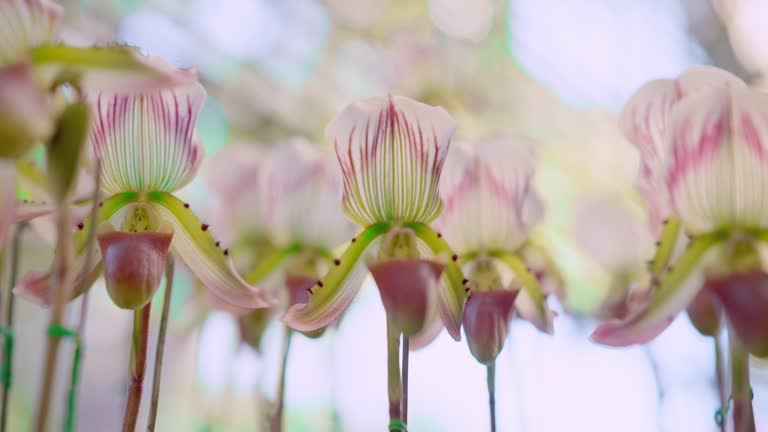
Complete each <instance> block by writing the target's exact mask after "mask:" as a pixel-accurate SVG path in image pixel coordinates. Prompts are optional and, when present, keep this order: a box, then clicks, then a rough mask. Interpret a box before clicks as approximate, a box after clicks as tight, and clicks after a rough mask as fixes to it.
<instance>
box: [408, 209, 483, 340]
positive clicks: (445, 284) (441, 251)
mask: <svg viewBox="0 0 768 432" xmlns="http://www.w3.org/2000/svg"><path fill="white" fill-rule="evenodd" d="M404 226H405V227H406V228H410V229H412V230H413V231H414V232H415V233H416V236H417V237H418V238H419V240H420V241H421V242H423V243H424V244H425V245H426V246H427V247H428V248H429V249H431V252H432V254H433V255H435V256H437V255H448V256H451V261H450V262H448V264H447V265H446V267H445V271H444V272H443V277H441V278H440V284H439V286H438V290H437V307H438V311H439V312H440V318H441V319H442V320H443V324H444V325H445V329H446V330H447V331H448V334H450V335H451V337H452V338H453V339H454V340H456V341H460V340H461V320H462V317H463V316H464V303H466V301H467V297H468V294H467V293H468V291H469V290H468V289H467V287H466V286H465V283H466V281H465V278H464V275H463V274H462V272H461V267H460V266H459V265H458V263H457V260H458V256H457V255H455V254H453V251H452V250H451V248H450V246H448V243H447V242H446V241H445V239H444V238H443V237H442V235H441V234H439V233H437V232H436V231H435V230H433V229H432V228H430V227H429V226H428V225H425V224H422V223H407V224H404ZM422 253H423V252H422ZM425 255H426V254H425Z"/></svg>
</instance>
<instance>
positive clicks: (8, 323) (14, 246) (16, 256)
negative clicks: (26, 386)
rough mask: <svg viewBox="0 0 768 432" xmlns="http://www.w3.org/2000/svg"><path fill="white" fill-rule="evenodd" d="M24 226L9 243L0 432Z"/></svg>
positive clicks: (10, 368)
mask: <svg viewBox="0 0 768 432" xmlns="http://www.w3.org/2000/svg"><path fill="white" fill-rule="evenodd" d="M26 226H27V225H26V224H21V225H19V226H18V228H16V232H15V233H14V235H13V243H11V274H10V279H9V288H10V289H9V290H8V302H7V303H6V305H5V327H6V330H7V332H8V333H7V334H6V335H5V339H4V345H3V372H2V373H3V407H2V411H0V431H2V432H5V430H6V426H7V424H8V404H9V402H10V399H11V384H12V376H13V375H12V374H13V345H14V344H13V342H14V341H13V337H14V335H13V311H14V309H15V301H14V300H15V296H14V295H13V293H12V292H11V289H13V287H14V286H16V279H17V278H18V276H19V261H21V256H20V253H21V235H22V233H23V232H24V229H25V228H26Z"/></svg>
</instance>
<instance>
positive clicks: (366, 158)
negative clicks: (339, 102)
mask: <svg viewBox="0 0 768 432" xmlns="http://www.w3.org/2000/svg"><path fill="white" fill-rule="evenodd" d="M455 129H456V123H455V122H454V120H453V118H452V117H451V116H450V115H449V114H448V113H447V112H446V111H445V110H443V109H442V108H439V107H437V108H436V107H431V106H429V105H425V104H423V103H421V102H416V101H414V100H412V99H408V98H406V97H402V96H389V97H378V98H372V99H366V100H363V101H359V102H355V103H353V104H351V105H349V106H348V107H347V108H346V109H344V111H342V112H341V113H340V114H339V115H338V116H337V117H336V118H335V119H334V120H333V121H332V122H331V123H330V124H329V125H328V127H327V128H326V131H325V133H326V135H327V136H328V138H329V139H330V140H331V142H332V143H333V145H334V147H335V149H336V155H337V156H338V159H339V163H340V164H341V170H342V175H343V178H344V201H343V203H344V210H345V211H346V213H347V215H349V217H350V218H352V220H354V221H355V222H357V223H358V224H360V225H362V226H369V225H372V224H374V223H376V222H385V221H407V222H424V223H429V222H431V221H432V220H434V219H435V217H437V215H438V214H439V213H440V210H441V208H442V203H441V200H440V197H439V194H438V190H437V188H438V182H439V180H440V172H441V170H442V166H443V162H444V160H445V154H446V152H447V151H448V146H449V144H450V140H451V137H452V136H453V132H454V130H455Z"/></svg>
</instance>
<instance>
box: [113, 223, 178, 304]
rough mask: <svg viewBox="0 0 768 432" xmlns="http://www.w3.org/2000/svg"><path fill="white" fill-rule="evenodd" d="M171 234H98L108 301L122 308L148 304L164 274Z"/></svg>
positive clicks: (156, 232)
mask: <svg viewBox="0 0 768 432" xmlns="http://www.w3.org/2000/svg"><path fill="white" fill-rule="evenodd" d="M172 238H173V233H172V232H158V231H145V232H121V231H111V232H106V233H102V234H99V235H98V242H99V246H100V247H101V252H102V255H103V257H104V279H105V281H106V285H107V292H108V293H109V296H110V298H111V299H112V301H113V302H114V303H115V304H116V305H117V306H118V307H120V308H123V309H138V308H141V307H144V306H145V305H146V304H147V303H149V302H150V301H151V299H152V297H153V296H154V294H155V292H156V291H157V289H158V287H159V285H160V280H161V279H162V277H163V272H164V271H165V261H166V257H167V255H168V248H169V247H170V246H171V239H172Z"/></svg>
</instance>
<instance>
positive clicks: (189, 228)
mask: <svg viewBox="0 0 768 432" xmlns="http://www.w3.org/2000/svg"><path fill="white" fill-rule="evenodd" d="M148 200H149V203H150V205H152V207H153V208H154V209H155V211H157V213H158V215H159V216H160V218H161V219H162V220H164V221H166V222H168V223H169V224H170V225H171V226H172V227H173V229H174V235H173V240H172V241H171V249H172V250H173V251H174V252H175V253H176V255H177V256H179V258H181V260H182V261H184V263H185V264H186V265H187V267H189V269H190V270H191V271H192V273H194V275H195V276H196V277H197V278H198V279H200V281H201V282H202V283H203V284H205V286H207V287H208V289H210V290H211V291H213V292H214V294H216V296H218V297H219V298H220V299H222V300H224V301H226V302H228V303H230V304H232V305H234V306H239V307H241V308H251V309H256V308H263V307H271V306H274V305H275V304H276V303H277V301H276V299H275V298H274V297H272V295H270V294H269V293H268V292H266V291H264V290H261V289H258V288H255V287H252V286H250V285H249V284H248V283H247V282H245V281H244V280H243V278H242V277H241V276H240V274H239V273H238V272H237V270H235V266H234V264H233V263H232V258H231V257H230V256H229V250H228V249H222V248H220V247H219V245H217V243H216V239H214V237H213V236H212V235H211V232H210V230H208V225H205V224H203V223H202V222H201V221H200V219H198V218H197V217H196V216H195V215H194V213H192V211H191V210H190V209H189V208H188V206H185V204H184V203H183V202H182V201H180V200H179V199H178V198H176V197H174V196H173V195H171V194H168V193H164V192H151V193H149V195H148Z"/></svg>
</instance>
